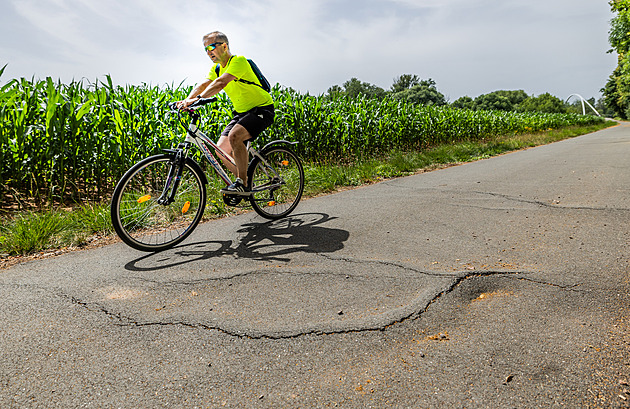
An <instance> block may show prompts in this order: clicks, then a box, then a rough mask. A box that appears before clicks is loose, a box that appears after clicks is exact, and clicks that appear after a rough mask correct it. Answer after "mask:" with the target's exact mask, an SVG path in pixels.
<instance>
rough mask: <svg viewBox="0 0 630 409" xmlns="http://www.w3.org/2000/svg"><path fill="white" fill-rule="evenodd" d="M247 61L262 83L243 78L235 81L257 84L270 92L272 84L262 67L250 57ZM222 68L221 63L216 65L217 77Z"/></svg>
mask: <svg viewBox="0 0 630 409" xmlns="http://www.w3.org/2000/svg"><path fill="white" fill-rule="evenodd" d="M247 62H248V63H249V66H250V67H251V68H252V71H254V74H255V75H256V78H258V81H260V85H258V84H256V83H255V82H252V81H247V80H244V79H241V78H237V79H236V80H235V81H240V82H243V83H245V84H250V85H256V86H257V87H260V88H262V89H264V90H265V91H267V92H270V91H271V85H269V81H267V78H265V76H264V75H263V73H262V71H260V68H258V66H257V65H256V63H255V62H253V61H252V60H250V59H249V58H248V59H247ZM220 69H221V65H220V64H217V65H216V67H214V72H215V73H216V74H217V77H218V76H219V70H220Z"/></svg>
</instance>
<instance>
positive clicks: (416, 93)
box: [326, 74, 612, 116]
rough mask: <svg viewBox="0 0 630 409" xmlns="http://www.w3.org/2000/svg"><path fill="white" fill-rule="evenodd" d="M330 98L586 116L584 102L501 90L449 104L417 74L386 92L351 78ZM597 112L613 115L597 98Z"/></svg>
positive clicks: (432, 83) (430, 81) (333, 90)
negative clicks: (391, 100)
mask: <svg viewBox="0 0 630 409" xmlns="http://www.w3.org/2000/svg"><path fill="white" fill-rule="evenodd" d="M326 95H327V96H329V97H335V96H339V95H346V96H349V97H357V96H360V95H361V96H364V97H367V98H378V99H382V98H385V97H391V98H394V99H398V100H401V101H406V102H411V103H414V104H418V105H435V106H446V105H449V106H451V107H453V108H462V109H471V110H474V111H481V110H486V111H488V110H494V111H515V112H546V113H558V114H567V113H576V114H581V113H583V110H582V103H581V101H580V100H573V101H572V102H571V103H569V102H567V101H563V100H561V99H560V98H558V97H556V96H553V95H551V94H550V93H544V94H540V95H538V96H534V95H528V94H527V93H526V92H525V91H523V90H516V91H511V90H510V91H508V90H499V91H493V92H490V93H488V94H483V95H479V96H478V97H476V98H471V97H469V96H463V97H460V98H458V99H457V100H455V101H453V102H451V103H449V102H448V101H447V100H446V97H445V96H444V94H442V93H441V92H440V91H438V89H437V84H436V83H435V81H433V79H431V78H429V79H427V80H423V79H420V78H419V77H418V76H417V75H414V74H403V75H401V76H399V77H397V78H395V79H394V82H393V84H392V86H391V88H390V89H389V90H384V89H383V88H380V87H378V86H376V85H373V84H370V83H367V82H362V81H360V80H359V79H357V78H351V79H350V80H348V81H346V82H344V83H343V85H341V86H340V85H334V86H332V87H330V88H329V89H328V91H327V92H326ZM587 101H588V102H589V103H590V104H591V105H592V106H593V107H595V109H597V111H598V112H599V113H600V114H601V115H604V116H606V115H607V114H608V115H610V114H612V111H611V110H610V109H608V108H607V107H606V106H605V105H604V100H603V99H600V100H598V101H596V100H595V98H589V99H588V100H587ZM586 113H587V114H592V115H595V112H593V111H592V110H590V109H588V110H587V112H586Z"/></svg>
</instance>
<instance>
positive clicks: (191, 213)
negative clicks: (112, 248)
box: [111, 154, 206, 251]
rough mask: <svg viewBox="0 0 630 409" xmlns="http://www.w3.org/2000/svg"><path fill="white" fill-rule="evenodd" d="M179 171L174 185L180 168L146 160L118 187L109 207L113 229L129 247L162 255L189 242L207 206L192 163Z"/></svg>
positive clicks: (166, 160) (165, 158)
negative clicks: (175, 246)
mask: <svg viewBox="0 0 630 409" xmlns="http://www.w3.org/2000/svg"><path fill="white" fill-rule="evenodd" d="M181 166H182V168H181V178H180V179H179V184H178V183H177V181H176V179H177V178H176V177H174V176H176V175H177V174H178V172H179V171H180V169H179V168H180V165H179V164H178V163H176V161H175V159H174V156H173V155H167V154H163V155H156V156H151V157H149V158H147V159H145V160H143V161H141V162H138V163H137V164H136V165H134V166H133V167H132V168H131V169H129V170H128V171H127V173H125V175H124V176H123V177H122V178H121V179H120V181H119V182H118V185H117V186H116V189H115V190H114V194H113V197H112V203H111V217H112V224H113V226H114V229H115V230H116V233H117V234H118V236H119V237H120V238H121V239H122V240H123V241H124V242H125V243H127V244H128V245H129V246H131V247H133V248H135V249H137V250H141V251H161V250H165V249H167V248H169V247H172V246H174V245H176V244H177V243H179V242H181V241H182V240H184V239H185V238H186V237H188V236H189V235H190V233H192V231H193V230H194V228H195V227H196V226H197V224H199V221H200V220H201V217H202V216H203V212H204V209H205V205H206V186H205V184H204V181H205V178H204V176H203V173H202V172H201V170H200V169H199V166H197V165H196V163H195V162H194V161H192V160H191V159H187V160H186V161H185V162H184V163H183V164H182V165H181ZM169 176H170V177H169ZM164 199H166V200H164Z"/></svg>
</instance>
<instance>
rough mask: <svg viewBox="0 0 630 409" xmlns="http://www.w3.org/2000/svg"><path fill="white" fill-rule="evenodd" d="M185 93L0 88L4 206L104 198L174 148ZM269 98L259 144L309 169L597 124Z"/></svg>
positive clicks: (54, 85)
mask: <svg viewBox="0 0 630 409" xmlns="http://www.w3.org/2000/svg"><path fill="white" fill-rule="evenodd" d="M3 71H4V69H0V79H1V76H2V72H3ZM189 91H190V87H183V86H181V85H180V86H163V87H158V86H150V85H147V84H143V85H140V86H124V87H123V86H115V85H113V83H112V80H111V78H110V77H109V76H106V77H105V82H99V81H97V82H95V83H90V82H86V81H76V82H72V83H70V84H62V83H60V82H55V81H53V80H52V79H51V78H46V79H45V80H27V79H24V78H21V79H11V80H9V81H7V82H6V83H2V82H0V143H1V144H2V147H3V148H2V149H0V164H1V169H0V206H6V205H7V204H13V205H18V206H20V207H22V206H25V207H27V206H29V205H31V206H32V205H33V204H35V205H40V204H43V203H49V204H50V203H55V204H64V203H68V202H85V201H100V200H104V199H106V198H107V197H108V195H109V194H110V193H111V191H112V190H113V187H114V185H115V183H116V181H117V180H118V179H119V178H120V176H122V174H123V173H124V172H125V171H126V170H127V169H128V168H129V167H130V166H131V165H133V164H134V163H135V162H137V161H139V160H140V159H142V158H145V157H147V156H149V155H151V154H154V153H157V152H159V151H161V149H163V148H169V147H171V146H172V145H174V144H176V143H177V142H178V141H179V140H180V138H181V135H182V132H183V128H182V127H181V126H180V125H179V121H178V120H177V116H176V115H172V114H171V115H167V114H168V108H167V103H168V102H171V101H176V100H179V99H183V98H184V97H185V96H186V95H187V94H188V93H189ZM272 93H273V98H274V101H275V104H276V120H275V123H274V125H272V127H271V128H269V129H268V130H267V131H266V132H265V134H263V135H262V136H261V137H260V138H259V140H258V144H259V145H261V146H262V144H264V143H266V142H268V141H271V140H275V139H288V140H291V141H299V142H300V143H299V144H298V145H297V146H296V150H297V151H298V153H299V154H300V155H301V156H302V158H303V159H304V160H306V161H311V162H327V161H335V162H339V161H340V160H342V161H343V160H348V161H350V160H353V159H356V158H359V157H363V156H373V155H377V154H380V153H383V152H387V151H389V150H391V149H399V150H411V149H423V148H425V147H429V146H433V145H436V144H440V143H449V142H457V141H464V140H480V139H483V138H486V137H492V136H497V135H508V134H517V133H522V132H535V131H541V130H546V129H549V128H554V129H555V128H560V127H565V126H571V125H588V124H592V123H594V122H597V121H602V119H600V118H597V117H592V116H579V115H573V114H566V115H560V114H525V113H510V112H489V111H466V110H457V109H450V108H436V107H420V106H414V105H412V104H409V103H404V102H401V101H396V100H392V99H384V100H375V99H350V98H345V97H339V98H335V99H331V98H328V97H325V96H311V95H308V94H307V95H304V94H300V93H297V92H295V91H293V90H290V89H283V88H281V87H280V86H278V85H276V87H274V89H273V91H272ZM204 109H205V110H206V115H205V117H204V124H203V126H202V129H204V131H205V133H206V134H208V135H218V133H219V132H220V130H221V129H222V128H223V127H224V126H225V124H226V123H227V122H228V121H229V119H230V117H231V108H230V105H229V101H228V100H227V98H226V97H224V96H220V98H219V102H218V103H217V104H216V105H215V106H214V107H213V108H204Z"/></svg>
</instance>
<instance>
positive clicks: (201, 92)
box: [177, 72, 236, 109]
mask: <svg viewBox="0 0 630 409" xmlns="http://www.w3.org/2000/svg"><path fill="white" fill-rule="evenodd" d="M235 79H236V77H235V76H234V75H232V74H228V73H227V72H226V73H225V74H223V75H221V76H220V77H219V78H217V79H215V80H214V81H211V80H209V79H207V80H205V81H204V82H202V83H201V84H199V85H197V86H196V87H195V88H193V90H192V91H190V94H189V95H188V97H187V98H186V99H185V100H183V101H180V102H179V103H178V104H177V105H178V107H179V108H180V109H181V108H185V107H187V106H189V105H190V104H192V103H194V102H195V101H196V100H197V98H198V97H199V98H210V97H213V96H215V95H217V94H218V93H219V92H221V90H222V89H223V88H225V86H226V85H227V84H229V83H230V81H233V80H235Z"/></svg>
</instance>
